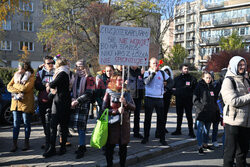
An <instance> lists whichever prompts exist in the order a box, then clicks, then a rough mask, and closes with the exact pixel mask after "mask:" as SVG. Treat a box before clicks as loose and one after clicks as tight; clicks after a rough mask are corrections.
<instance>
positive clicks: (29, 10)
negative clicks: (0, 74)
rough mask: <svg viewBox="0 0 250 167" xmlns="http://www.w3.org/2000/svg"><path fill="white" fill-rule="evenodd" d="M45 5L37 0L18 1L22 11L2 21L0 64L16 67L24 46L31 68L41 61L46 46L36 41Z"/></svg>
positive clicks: (45, 52) (45, 53)
mask: <svg viewBox="0 0 250 167" xmlns="http://www.w3.org/2000/svg"><path fill="white" fill-rule="evenodd" d="M44 7H45V6H44V5H43V4H42V2H40V1H39V0H31V1H30V2H29V3H23V2H22V1H20V9H21V11H23V12H20V13H16V14H14V15H13V16H12V17H8V18H7V20H6V22H3V23H2V27H1V29H2V30H1V31H0V59H1V60H2V64H1V66H8V67H17V66H18V60H19V59H20V56H18V55H22V54H24V51H23V49H24V46H25V47H26V48H27V50H28V53H29V56H28V58H29V60H30V61H31V65H32V67H33V68H37V67H38V65H39V64H41V63H42V60H43V57H44V56H45V55H47V51H46V48H45V47H44V46H43V44H42V43H40V42H38V39H37V32H38V31H39V28H40V27H41V22H42V21H43V12H42V10H43V8H44Z"/></svg>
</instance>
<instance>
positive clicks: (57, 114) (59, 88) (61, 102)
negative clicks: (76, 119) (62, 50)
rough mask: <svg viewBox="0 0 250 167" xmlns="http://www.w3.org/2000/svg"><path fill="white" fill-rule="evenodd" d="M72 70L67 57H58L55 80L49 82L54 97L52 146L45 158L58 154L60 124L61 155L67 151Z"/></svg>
mask: <svg viewBox="0 0 250 167" xmlns="http://www.w3.org/2000/svg"><path fill="white" fill-rule="evenodd" d="M69 75H70V70H69V66H68V61H67V60H66V59H65V58H61V57H60V58H58V59H57V60H56V64H55V73H54V76H53V81H52V82H50V83H49V85H48V87H47V88H49V89H50V94H51V96H52V98H53V103H52V110H51V121H50V122H51V125H50V127H51V128H50V131H51V136H50V146H49V149H48V150H47V151H46V152H45V153H44V154H43V156H44V157H45V158H47V157H51V156H53V155H55V154H56V148H55V143H56V135H57V125H58V124H60V126H61V131H62V143H61V147H60V151H59V155H63V154H65V153H66V147H65V144H66V141H67V134H68V133H67V132H68V121H69V116H70V104H71V97H70V90H69V89H70V83H69V82H70V81H69V77H70V76H69Z"/></svg>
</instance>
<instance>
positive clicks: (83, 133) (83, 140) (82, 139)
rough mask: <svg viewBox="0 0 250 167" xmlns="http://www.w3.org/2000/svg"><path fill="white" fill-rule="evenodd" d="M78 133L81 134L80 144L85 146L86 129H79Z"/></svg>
mask: <svg viewBox="0 0 250 167" xmlns="http://www.w3.org/2000/svg"><path fill="white" fill-rule="evenodd" d="M78 135H79V145H80V146H84V145H85V138H86V133H85V131H84V130H80V129H78Z"/></svg>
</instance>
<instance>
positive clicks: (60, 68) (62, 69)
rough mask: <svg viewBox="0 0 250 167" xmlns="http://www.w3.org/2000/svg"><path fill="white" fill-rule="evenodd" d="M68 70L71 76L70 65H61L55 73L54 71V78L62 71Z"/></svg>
mask: <svg viewBox="0 0 250 167" xmlns="http://www.w3.org/2000/svg"><path fill="white" fill-rule="evenodd" d="M63 71H64V72H66V73H67V74H68V76H69V73H70V71H69V66H67V65H65V66H60V67H58V68H57V69H56V70H55V73H54V76H53V80H55V78H56V77H57V75H58V74H59V73H60V72H63Z"/></svg>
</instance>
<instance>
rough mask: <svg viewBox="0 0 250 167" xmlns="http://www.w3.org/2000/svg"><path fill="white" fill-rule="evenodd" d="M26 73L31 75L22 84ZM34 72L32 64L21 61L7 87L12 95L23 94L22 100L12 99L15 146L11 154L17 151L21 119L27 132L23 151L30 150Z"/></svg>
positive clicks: (11, 108)
mask: <svg viewBox="0 0 250 167" xmlns="http://www.w3.org/2000/svg"><path fill="white" fill-rule="evenodd" d="M26 72H29V73H30V74H31V75H30V76H29V78H28V79H27V81H25V83H22V79H23V77H24V75H25V73H26ZM34 83H35V77H34V70H33V69H32V68H31V65H30V62H28V61H20V62H19V64H18V71H17V72H16V73H15V74H14V77H13V78H12V79H11V81H10V82H9V84H8V86H7V90H8V91H9V92H10V93H16V94H18V93H22V94H23V97H22V99H15V98H14V97H12V100H11V107H10V110H11V111H12V113H13V146H12V148H11V150H10V151H11V152H15V151H17V140H18V135H19V130H20V124H21V118H23V122H24V131H25V142H24V148H23V149H22V150H23V151H26V150H28V149H29V148H30V145H29V138H30V132H31V125H30V119H31V115H32V113H34V94H33V91H34Z"/></svg>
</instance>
